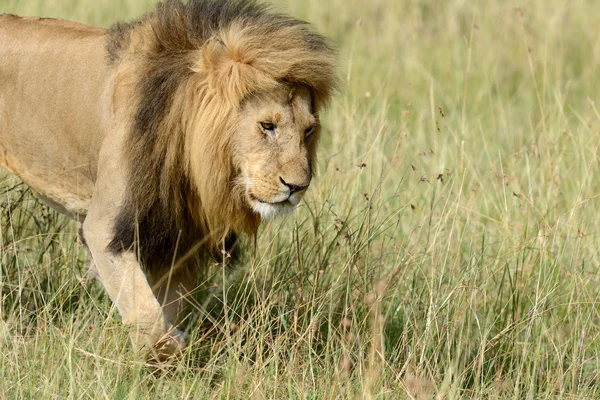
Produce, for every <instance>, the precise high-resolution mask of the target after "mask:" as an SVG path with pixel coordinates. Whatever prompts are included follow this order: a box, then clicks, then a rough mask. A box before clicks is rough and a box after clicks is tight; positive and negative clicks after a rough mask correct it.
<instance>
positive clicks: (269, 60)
mask: <svg viewBox="0 0 600 400" xmlns="http://www.w3.org/2000/svg"><path fill="white" fill-rule="evenodd" d="M107 51H108V55H109V60H110V62H111V63H112V64H113V65H114V66H115V68H116V71H117V80H118V81H117V84H116V86H117V88H116V90H117V91H119V92H120V93H124V94H125V95H129V96H130V97H129V98H125V99H121V100H120V101H123V102H124V103H126V104H127V107H129V109H130V111H129V114H130V115H129V117H128V118H129V122H128V123H127V126H126V127H124V128H125V129H126V130H127V131H128V137H127V142H128V147H127V149H128V152H129V154H128V155H129V160H130V164H129V165H128V174H129V187H128V193H127V194H126V198H127V201H126V204H125V206H124V207H123V209H122V210H121V212H120V214H119V216H118V218H117V221H116V223H115V228H114V238H113V240H112V241H111V243H110V245H109V249H110V250H111V251H113V252H120V251H122V250H123V249H130V248H132V247H134V245H135V244H136V243H137V244H139V246H140V248H139V249H138V250H139V254H141V256H142V262H143V263H145V264H146V266H147V267H150V268H151V267H152V265H148V262H149V260H152V262H153V263H155V262H156V263H158V264H163V265H164V264H165V262H166V263H167V265H168V264H170V262H171V261H172V260H173V259H174V257H175V256H176V255H175V254H174V251H175V249H176V248H177V257H179V256H181V255H182V254H184V253H186V252H187V251H188V250H189V249H190V248H192V247H193V246H194V245H195V244H197V243H200V242H203V241H206V244H207V246H203V248H206V249H211V250H213V251H214V250H215V249H217V248H218V247H219V246H220V244H222V243H225V244H228V245H231V246H232V245H233V243H234V242H235V238H236V236H237V235H238V234H240V233H242V232H246V233H250V234H252V233H254V232H255V231H256V228H257V226H258V223H259V222H260V219H259V217H258V216H257V215H256V214H254V213H252V211H250V210H249V209H248V207H247V206H246V205H245V204H243V200H242V199H241V196H239V195H238V194H237V193H235V190H234V188H233V187H232V185H233V183H232V182H233V179H234V178H235V173H236V171H234V170H233V169H232V167H231V161H230V157H231V156H230V154H228V152H229V150H230V149H229V147H228V135H230V134H231V125H232V121H233V120H234V119H235V113H236V109H237V105H238V104H239V103H240V102H241V101H243V99H244V98H245V97H246V96H248V95H250V94H251V93H253V92H255V91H260V90H268V89H269V88H270V87H272V86H273V85H274V84H276V83H277V82H290V83H299V84H300V83H301V84H305V85H307V86H309V87H310V88H311V91H312V92H313V93H314V98H315V101H316V103H317V105H321V104H323V103H325V102H326V101H327V100H328V99H329V97H330V95H331V93H332V91H333V90H334V87H335V83H336V76H335V60H334V52H333V50H332V47H331V45H330V43H329V41H328V40H327V39H326V38H324V37H323V36H321V35H319V34H317V33H315V32H314V31H312V29H311V28H310V26H309V25H308V24H306V23H305V22H303V21H299V20H296V19H294V18H291V17H288V16H285V15H283V14H279V13H275V12H272V11H270V9H269V8H268V7H267V6H265V5H262V4H258V3H256V2H255V1H252V0H190V1H188V2H186V3H184V2H182V1H179V0H167V1H165V2H162V3H159V4H158V6H157V8H156V10H155V11H153V12H151V13H148V14H146V15H145V16H143V17H142V18H140V19H139V20H136V21H134V22H130V23H125V24H117V25H115V26H113V27H112V28H111V29H110V31H109V39H108V43H107ZM274 66H275V67H274ZM237 68H240V70H239V71H237V70H236V69H237ZM233 70H236V71H237V72H236V73H235V74H232V71H233ZM232 76H234V77H236V78H232ZM119 79H122V81H123V82H131V83H133V85H131V84H130V83H128V84H124V83H123V84H122V83H121V82H120V81H119ZM233 79H236V80H235V81H233ZM191 155H194V156H195V157H196V158H203V159H201V160H195V159H192V157H191Z"/></svg>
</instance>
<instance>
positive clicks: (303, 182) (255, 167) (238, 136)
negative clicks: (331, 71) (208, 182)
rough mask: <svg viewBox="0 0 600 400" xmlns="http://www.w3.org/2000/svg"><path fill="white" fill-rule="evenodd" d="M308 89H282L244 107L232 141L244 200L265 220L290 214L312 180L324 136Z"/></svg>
mask: <svg viewBox="0 0 600 400" xmlns="http://www.w3.org/2000/svg"><path fill="white" fill-rule="evenodd" d="M312 108H313V106H312V98H311V93H310V91H309V90H308V88H306V87H304V86H296V87H290V86H287V85H282V86H281V87H279V88H278V89H276V90H273V91H272V92H270V93H262V94H255V95H253V96H251V97H250V98H248V99H247V100H246V101H245V102H244V104H242V107H241V110H240V119H239V123H238V126H237V129H236V132H235V134H234V138H233V154H234V158H233V163H234V166H235V168H236V169H237V170H238V171H239V177H238V184H240V185H242V189H243V192H244V196H245V200H246V202H247V203H248V205H249V206H250V207H251V208H252V209H253V210H254V212H256V213H258V214H260V216H261V217H262V218H263V219H272V218H275V217H277V216H280V215H285V214H287V213H289V212H291V211H292V210H293V209H294V208H295V207H296V206H297V205H298V203H299V202H300V200H301V199H302V197H303V196H304V194H305V193H306V189H307V188H308V185H309V184H310V181H311V178H312V168H311V159H312V156H313V154H314V151H315V147H316V142H317V139H318V137H317V136H318V134H319V121H318V118H317V117H316V116H315V115H314V114H313V110H312Z"/></svg>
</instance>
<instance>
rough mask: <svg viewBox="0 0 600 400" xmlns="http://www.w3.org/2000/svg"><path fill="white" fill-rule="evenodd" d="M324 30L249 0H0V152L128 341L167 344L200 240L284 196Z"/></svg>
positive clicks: (301, 139) (327, 61)
mask: <svg viewBox="0 0 600 400" xmlns="http://www.w3.org/2000/svg"><path fill="white" fill-rule="evenodd" d="M336 82H337V79H336V62H335V54H334V52H333V50H332V46H331V45H330V43H329V41H328V40H327V39H326V38H324V37H323V36H321V35H319V34H317V33H315V32H314V30H313V29H312V27H311V26H310V25H308V24H306V23H304V22H302V21H299V20H296V19H293V18H291V17H288V16H285V15H283V14H279V13H276V12H273V11H271V10H270V9H269V7H267V6H265V5H261V4H258V3H256V2H254V1H253V0H189V1H188V2H182V1H179V0H167V1H164V2H162V3H159V4H158V5H157V7H156V9H155V10H154V11H152V12H150V13H148V14H146V15H145V16H143V17H141V18H140V19H138V20H136V21H133V22H130V23H125V24H116V25H115V26H113V27H112V28H111V29H109V30H105V29H100V28H92V27H88V26H85V25H81V24H77V23H73V22H68V21H61V20H53V19H40V18H21V17H16V16H6V15H5V16H2V15H0V165H1V166H3V167H5V168H7V169H8V170H9V171H11V172H13V173H14V174H16V175H18V176H19V177H20V178H21V179H22V180H23V181H25V182H26V183H27V184H28V185H30V186H31V187H32V188H33V189H34V190H35V191H36V192H38V193H39V194H40V196H41V197H42V198H43V199H44V200H46V202H47V203H48V204H49V205H51V206H52V207H54V208H56V209H57V210H59V211H61V212H64V213H66V214H68V215H70V216H71V217H73V218H76V219H78V220H82V221H83V227H82V231H81V238H82V241H83V242H84V243H85V244H86V246H87V247H88V249H89V250H90V253H91V256H92V258H93V262H94V263H95V265H96V270H97V273H98V276H99V278H100V280H101V281H102V283H103V285H104V287H105V289H106V291H107V293H108V294H109V296H110V297H111V299H112V300H113V302H114V303H115V304H116V306H117V308H118V310H119V312H120V314H121V316H122V317H123V321H124V323H125V324H128V325H130V326H131V327H133V329H132V331H131V337H132V341H133V343H134V345H135V346H136V347H145V348H156V349H159V350H160V351H162V352H164V353H165V354H172V353H174V352H177V351H179V350H181V349H182V348H183V347H184V346H185V338H184V336H185V335H184V334H183V333H182V332H180V331H178V330H177V329H175V328H174V326H176V325H177V324H178V323H179V322H180V321H181V318H182V315H185V313H184V312H183V310H184V308H185V304H186V302H187V295H188V293H189V292H190V290H192V288H193V283H194V280H195V279H196V278H197V277H198V271H201V270H202V267H203V265H205V264H206V263H207V262H208V261H207V258H206V257H207V256H208V253H213V255H214V254H215V253H216V254H217V255H219V256H220V255H221V253H220V250H226V251H231V249H232V247H233V246H234V244H235V241H236V238H237V237H238V235H240V234H242V233H245V234H250V235H253V234H255V233H256V230H257V227H258V225H259V223H260V221H261V218H273V217H275V216H277V215H283V214H285V213H287V212H289V211H291V210H293V209H294V207H296V206H297V205H298V203H299V202H300V200H301V199H302V196H303V195H304V193H305V191H306V189H307V188H308V185H309V184H310V181H311V179H312V175H313V163H314V160H315V152H316V146H317V142H318V139H319V134H320V122H319V110H320V109H321V108H322V106H323V105H324V104H326V103H327V102H328V100H329V98H330V97H331V95H332V92H333V91H334V90H335V87H336Z"/></svg>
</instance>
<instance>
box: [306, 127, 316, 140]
mask: <svg viewBox="0 0 600 400" xmlns="http://www.w3.org/2000/svg"><path fill="white" fill-rule="evenodd" d="M313 133H315V127H314V125H313V126H310V127H308V128H306V130H305V131H304V136H305V137H309V136H310V135H312V134H313Z"/></svg>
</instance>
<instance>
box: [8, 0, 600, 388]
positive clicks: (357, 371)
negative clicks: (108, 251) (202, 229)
mask: <svg viewBox="0 0 600 400" xmlns="http://www.w3.org/2000/svg"><path fill="white" fill-rule="evenodd" d="M153 3H154V2H153V1H150V0H119V1H109V0H60V1H59V0H27V1H21V0H18V1H17V0H0V13H1V12H9V13H17V14H25V15H43V16H48V17H50V16H51V17H61V18H68V19H73V20H77V21H81V22H85V23H89V24H94V25H99V26H109V25H110V24H111V23H112V22H114V21H117V20H121V19H130V18H133V17H135V16H138V15H140V14H141V13H143V12H144V11H147V10H149V9H151V8H152V6H153ZM275 3H276V6H277V7H278V8H280V9H282V10H284V11H286V12H288V13H291V14H293V15H295V16H297V17H299V18H302V19H305V20H308V21H310V22H311V23H313V24H314V25H315V26H316V27H317V29H318V30H319V31H321V32H323V33H325V34H327V35H328V36H330V37H331V38H332V39H333V40H334V41H335V42H336V43H337V45H338V48H339V60H340V67H341V77H342V82H343V85H342V90H341V92H340V94H339V95H338V96H337V97H336V99H335V101H334V102H333V104H332V105H331V107H330V108H329V110H328V111H327V112H326V113H325V114H324V115H323V118H322V121H323V125H324V127H325V129H324V131H323V136H322V141H321V148H320V152H319V168H318V176H317V178H316V179H315V180H314V181H313V184H312V186H311V188H310V190H309V193H308V195H307V198H306V201H305V202H303V204H302V205H301V207H299V209H298V210H297V211H296V212H295V214H294V215H293V216H291V217H289V218H287V219H286V220H283V221H275V222H272V223H270V224H267V225H264V226H263V227H262V228H261V230H260V233H259V236H258V238H257V242H256V248H255V250H252V248H253V244H252V243H248V246H247V247H249V248H250V249H251V251H249V252H247V253H246V255H245V256H244V257H243V259H242V262H241V263H240V264H241V265H240V266H239V267H238V268H236V269H234V270H233V271H228V270H224V269H222V268H220V266H219V265H215V266H214V267H213V268H212V269H211V270H210V271H209V273H208V275H207V278H206V282H203V284H202V285H201V286H200V287H199V289H198V291H197V294H196V297H195V298H194V302H193V306H194V309H195V312H194V319H193V320H191V321H189V323H188V326H189V327H188V332H189V333H190V335H191V343H192V345H191V346H190V348H189V349H188V351H186V353H185V355H184V357H183V359H182V360H181V362H180V363H179V364H178V365H177V366H175V367H172V368H170V369H168V370H161V369H156V368H154V367H150V366H146V365H145V363H144V359H142V358H140V357H139V356H138V355H136V354H135V353H134V352H133V351H132V349H131V346H130V345H129V342H128V337H127V334H126V331H125V329H124V328H123V326H122V325H121V323H120V318H119V316H118V313H117V312H116V310H115V309H114V308H113V307H112V306H111V303H110V301H109V300H108V298H107V296H106V295H105V294H104V292H103V290H102V288H101V286H100V285H99V283H97V282H96V281H95V280H94V279H92V278H89V277H88V274H87V272H86V255H85V251H84V250H83V248H82V246H81V245H80V244H78V242H77V238H76V231H77V228H78V227H77V225H76V224H75V223H73V222H69V221H68V220H67V219H66V218H64V217H62V216H60V215H59V214H56V213H55V212H53V211H51V210H49V209H48V208H45V207H44V206H43V205H42V204H41V203H40V202H39V201H38V200H37V199H36V198H35V197H34V196H33V194H32V193H31V192H30V191H29V190H28V189H27V188H26V186H24V185H23V184H22V183H20V182H19V181H18V180H17V179H16V178H14V177H11V176H8V175H7V174H4V173H0V174H1V175H0V222H1V230H0V267H1V268H0V316H1V319H0V324H1V325H0V371H1V372H0V373H1V376H0V398H3V399H9V398H30V399H38V398H39V399H41V398H57V399H59V398H73V399H79V398H91V399H96V398H106V399H121V398H133V399H144V398H160V399H170V398H196V399H203V398H214V399H249V398H253V399H263V398H265V399H287V398H290V399H346V398H350V399H387V398H399V399H404V398H406V399H414V398H416V399H427V398H438V399H452V398H473V399H481V398H490V399H505V398H512V399H524V398H531V399H533V398H536V399H537V398H552V399H554V398H566V399H592V398H599V397H600V329H599V328H600V315H599V311H598V307H597V306H598V305H599V304H600V298H599V297H600V273H599V270H600V269H599V264H600V257H599V252H598V244H599V239H600V237H599V236H600V198H599V196H600V178H598V175H599V171H598V169H599V166H600V164H599V163H600V158H599V154H598V150H599V148H598V146H599V145H600V112H599V109H600V104H598V105H597V103H598V102H600V76H599V74H598V71H600V37H599V36H598V21H600V8H598V5H597V4H596V2H595V1H593V0H571V1H561V0H547V1H535V0H530V1H521V2H518V3H514V2H507V1H501V0H496V1H494V0H482V1H466V0H456V1H433V0H431V1H426V0H371V1H368V2H365V1H359V0H326V1H323V0H306V1H302V2H297V1H293V0H278V1H275Z"/></svg>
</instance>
